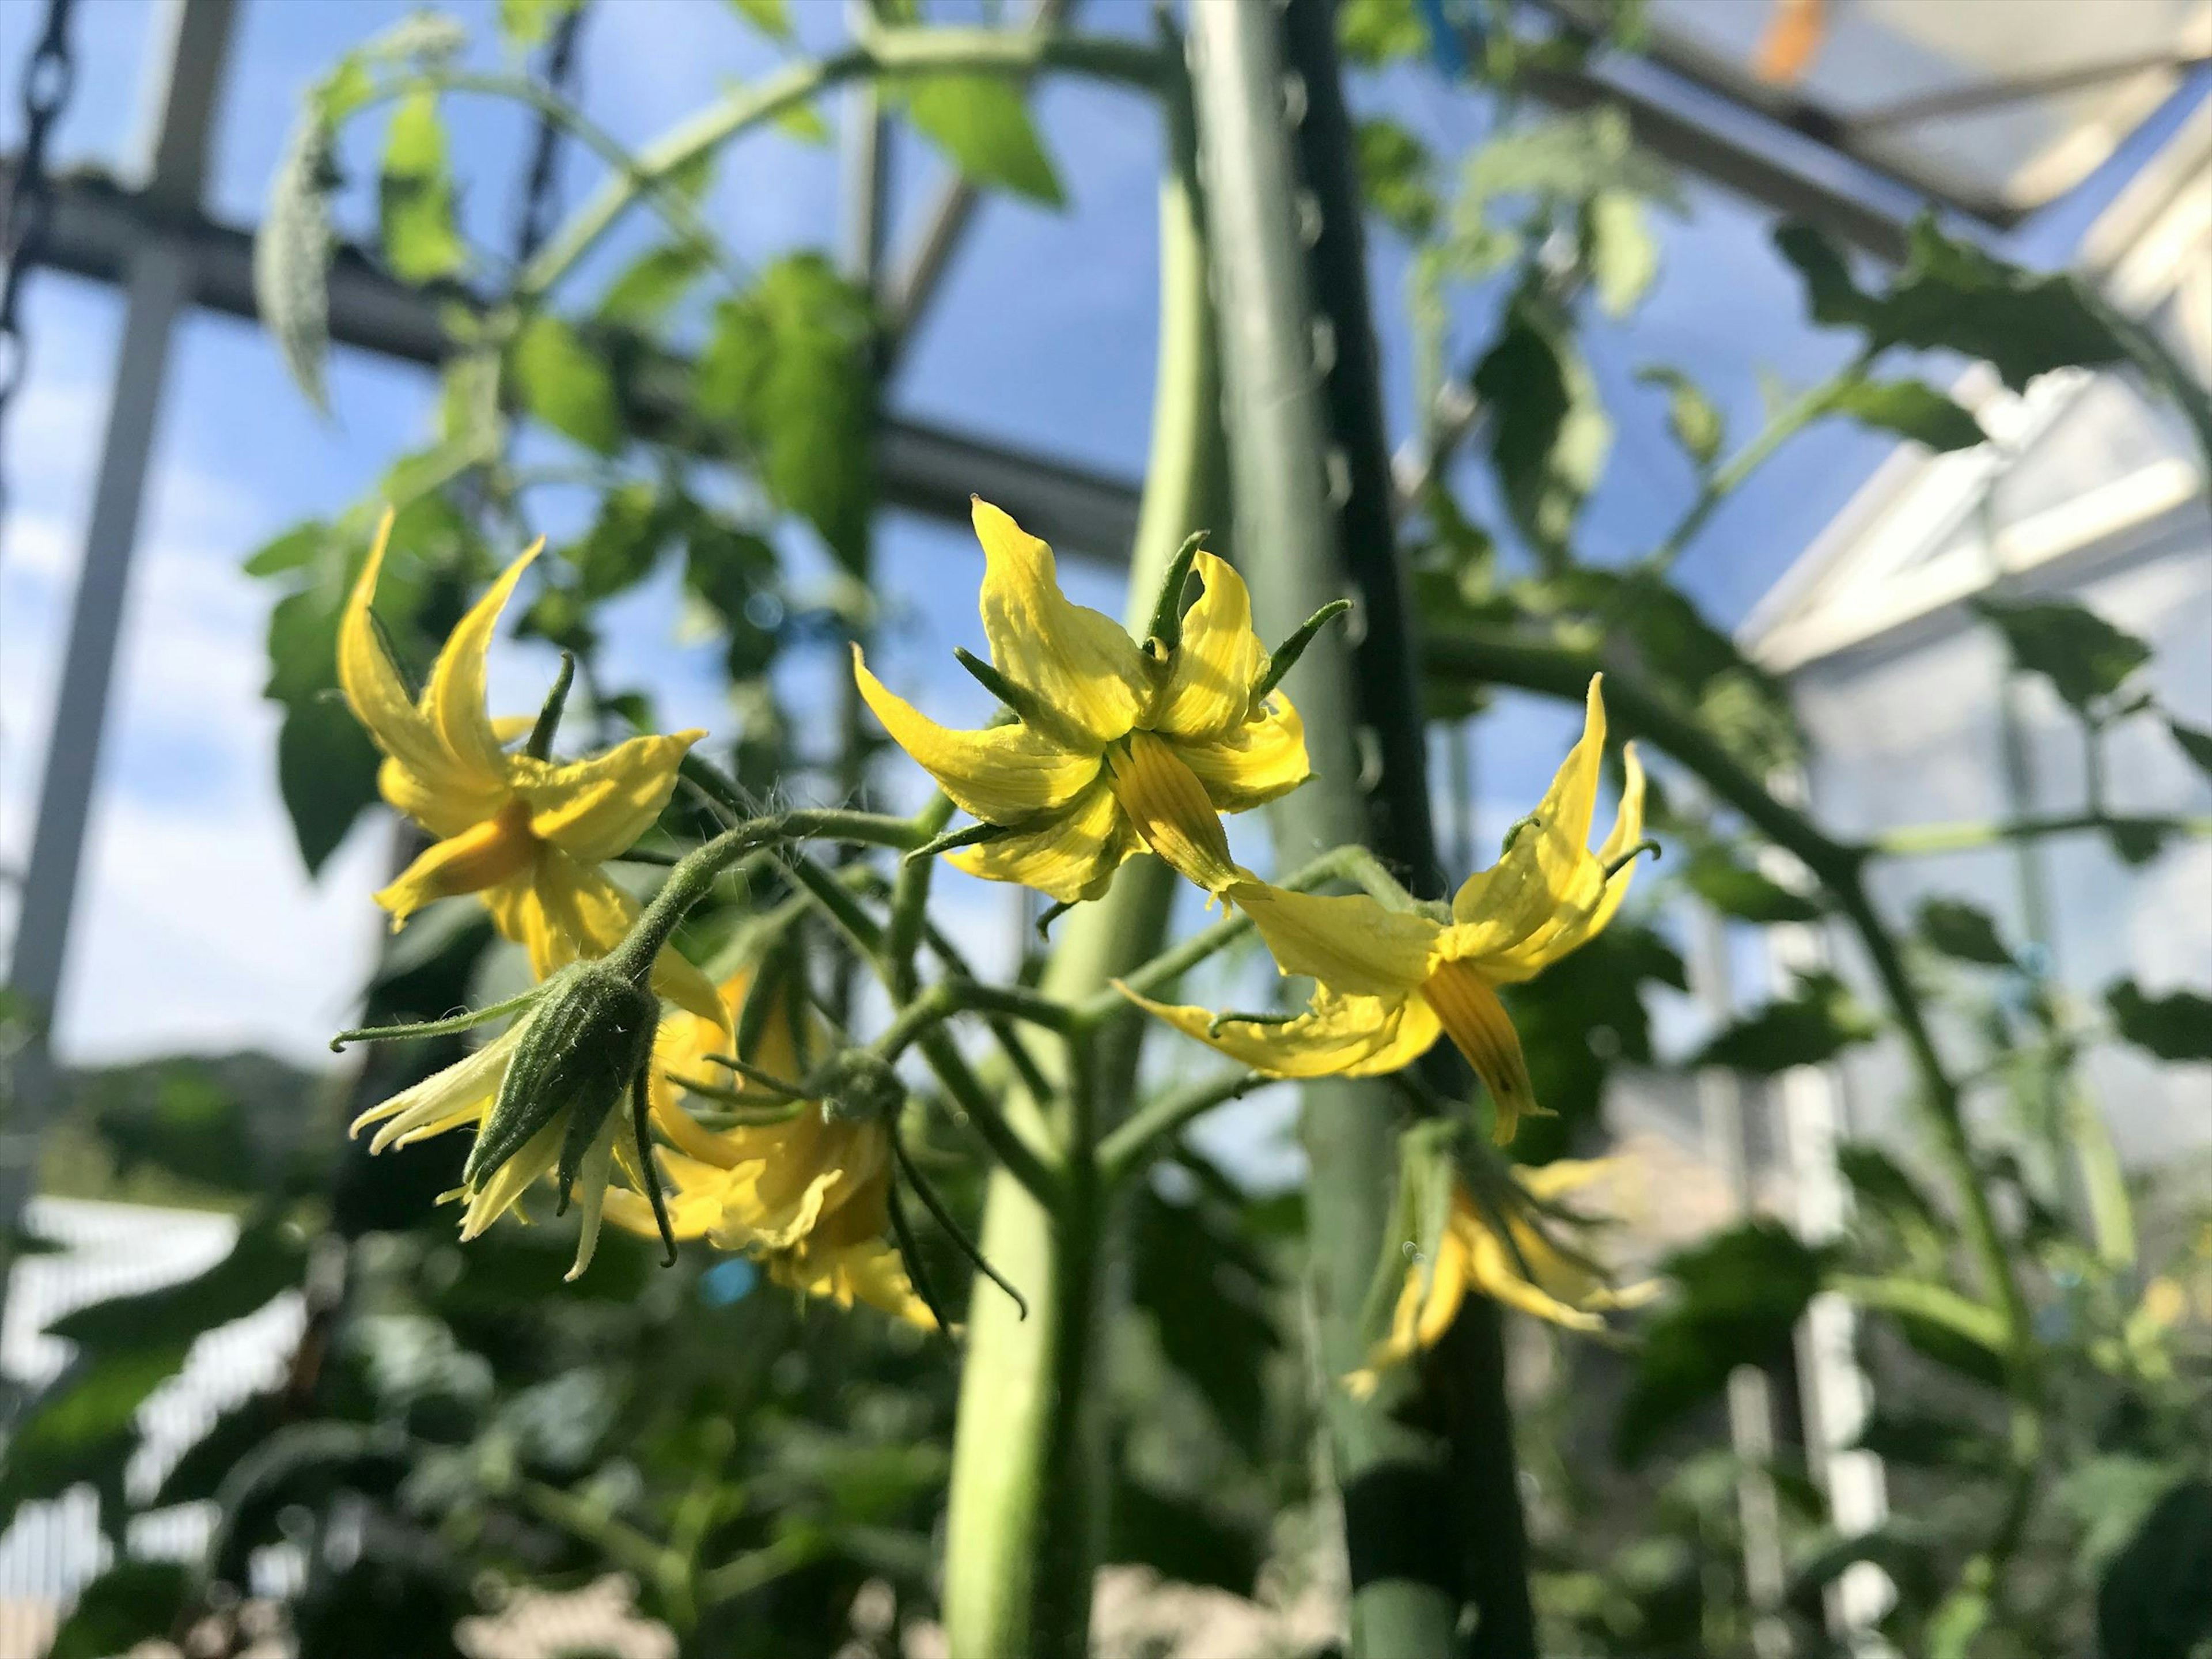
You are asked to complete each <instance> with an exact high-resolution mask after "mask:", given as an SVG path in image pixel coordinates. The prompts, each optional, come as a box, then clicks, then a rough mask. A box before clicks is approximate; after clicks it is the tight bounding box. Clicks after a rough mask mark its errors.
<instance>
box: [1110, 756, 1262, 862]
mask: <svg viewBox="0 0 2212 1659" xmlns="http://www.w3.org/2000/svg"><path fill="white" fill-rule="evenodd" d="M1106 768H1107V773H1108V775H1109V778H1110V779H1111V782H1112V788H1113V792H1114V799H1115V800H1117V801H1118V802H1120V803H1121V810H1122V811H1124V812H1126V813H1127V814H1128V817H1129V823H1130V824H1131V825H1132V826H1133V828H1134V829H1135V830H1136V832H1137V836H1138V838H1139V840H1141V841H1142V842H1144V843H1145V845H1146V846H1147V847H1149V848H1152V851H1153V852H1155V853H1157V854H1159V855H1160V857H1161V859H1162V860H1164V861H1165V862H1166V864H1167V865H1168V866H1169V868H1170V869H1172V870H1174V871H1175V872H1176V874H1178V875H1180V876H1182V878H1184V879H1185V880H1187V881H1192V882H1195V883H1196V884H1198V885H1199V886H1200V887H1203V888H1204V889H1205V890H1206V891H1207V892H1209V893H1218V892H1219V891H1220V890H1222V889H1223V888H1225V887H1227V886H1229V885H1230V884H1231V883H1234V882H1237V881H1249V879H1251V872H1249V870H1245V869H1243V868H1242V867H1241V866H1238V864H1237V861H1236V860H1234V859H1232V858H1231V857H1230V856H1229V836H1228V833H1227V832H1226V831H1225V830H1224V829H1222V827H1221V815H1220V814H1219V813H1218V812H1216V811H1214V810H1213V803H1212V801H1211V800H1209V799H1207V798H1206V786H1205V785H1204V784H1202V783H1200V781H1198V777H1197V775H1196V774H1195V773H1194V772H1193V771H1192V770H1191V769H1190V768H1188V766H1185V765H1184V764H1183V763H1182V760H1181V758H1180V757H1178V756H1177V755H1176V746H1175V744H1171V743H1170V742H1169V741H1168V740H1167V739H1166V738H1158V737H1154V736H1153V735H1152V733H1151V732H1131V733H1129V736H1128V740H1127V742H1126V743H1118V744H1115V745H1114V747H1113V748H1111V749H1109V750H1107V751H1106Z"/></svg>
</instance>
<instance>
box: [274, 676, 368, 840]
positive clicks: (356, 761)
mask: <svg viewBox="0 0 2212 1659" xmlns="http://www.w3.org/2000/svg"><path fill="white" fill-rule="evenodd" d="M381 759H382V757H380V755H379V754H378V753H377V750H376V744H374V742H373V741H372V740H371V739H370V738H369V735H368V732H365V731H363V730H362V725H361V722H360V721H359V720H356V719H354V717H353V710H351V709H350V708H347V707H346V706H345V703H344V702H343V700H341V699H340V698H339V697H338V696H337V694H335V693H333V692H325V693H322V694H320V695H318V696H310V697H303V698H301V700H300V701H299V702H295V703H293V704H291V705H290V706H289V708H286V709H285V711H284V723H283V726H280V727H279V728H278V729H277V732H276V789H277V793H279V794H280V795H281V796H283V801H284V810H285V811H286V812H287V813H288V814H289V816H290V817H291V820H292V835H293V838H294V839H295V841H296V842H298V843H299V848H300V860H301V863H303V864H305V865H306V866H307V873H308V874H309V875H311V876H313V875H317V874H319V873H320V872H321V871H322V867H323V863H324V861H325V860H327V859H328V858H329V857H330V855H331V854H333V853H335V852H337V849H338V848H339V847H340V845H341V844H343V842H344V841H345V838H346V836H347V835H348V834H349V832H350V831H351V830H352V829H353V826H354V822H355V820H356V819H357V818H359V817H360V816H361V815H362V813H363V812H365V811H368V809H369V808H370V807H372V806H374V805H376V802H377V789H376V769H377V766H378V764H379V763H380V760H381Z"/></svg>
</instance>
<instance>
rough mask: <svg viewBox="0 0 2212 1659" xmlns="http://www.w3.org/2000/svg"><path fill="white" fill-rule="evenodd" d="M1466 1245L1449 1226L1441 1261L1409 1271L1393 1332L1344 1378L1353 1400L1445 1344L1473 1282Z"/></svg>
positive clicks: (1440, 1244)
mask: <svg viewBox="0 0 2212 1659" xmlns="http://www.w3.org/2000/svg"><path fill="white" fill-rule="evenodd" d="M1469 1265H1470V1264H1469V1262H1468V1251H1467V1244H1466V1241H1465V1240H1464V1239H1463V1238H1462V1237H1461V1235H1460V1234H1459V1232H1458V1231H1457V1230H1455V1229H1453V1228H1447V1229H1446V1230H1445V1231H1444V1235H1443V1238H1442V1239H1440V1240H1439V1241H1438V1242H1437V1259H1436V1260H1435V1261H1432V1262H1422V1261H1417V1262H1415V1263H1413V1265H1412V1266H1411V1267H1408V1268H1407V1270H1406V1282H1405V1284H1404V1285H1402V1286H1401V1288H1400V1289H1399V1291H1398V1304H1397V1306H1396V1307H1395V1308H1394V1309H1393V1310H1391V1315H1390V1330H1389V1334H1388V1335H1387V1336H1385V1337H1384V1338H1383V1340H1381V1341H1379V1342H1377V1343H1376V1345H1375V1346H1373V1347H1372V1348H1370V1349H1369V1350H1368V1353H1367V1364H1365V1365H1364V1367H1362V1368H1361V1369H1360V1370H1356V1371H1354V1372H1352V1375H1351V1376H1347V1377H1346V1378H1345V1379H1344V1383H1345V1387H1346V1389H1349V1390H1350V1391H1351V1393H1352V1395H1353V1397H1354V1398H1356V1399H1361V1400H1364V1399H1365V1398H1367V1397H1368V1396H1369V1395H1371V1394H1373V1393H1374V1392H1375V1390H1376V1387H1377V1385H1378V1384H1379V1383H1381V1381H1382V1375H1383V1372H1384V1371H1386V1370H1389V1369H1390V1368H1391V1367H1393V1366H1395V1365H1402V1364H1406V1363H1407V1361H1408V1360H1410V1359H1412V1358H1414V1357H1415V1356H1416V1355H1418V1354H1419V1353H1420V1352H1422V1351H1423V1350H1425V1349H1427V1348H1432V1347H1434V1346H1436V1345H1437V1343H1438V1342H1439V1341H1441V1340H1443V1334H1444V1333H1445V1332H1446V1331H1448V1330H1449V1329H1450V1328H1451V1326H1452V1321H1454V1320H1455V1319H1456V1318H1458V1317H1459V1310H1460V1304H1462V1303H1463V1302H1464V1301H1466V1300H1467V1291H1468V1278H1469V1273H1468V1268H1469Z"/></svg>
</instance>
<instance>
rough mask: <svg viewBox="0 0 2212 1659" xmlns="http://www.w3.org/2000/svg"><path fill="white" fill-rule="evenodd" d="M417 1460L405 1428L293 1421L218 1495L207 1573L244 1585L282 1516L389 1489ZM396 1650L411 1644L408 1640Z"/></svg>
mask: <svg viewBox="0 0 2212 1659" xmlns="http://www.w3.org/2000/svg"><path fill="white" fill-rule="evenodd" d="M413 1462H414V1458H413V1454H412V1452H411V1451H410V1448H409V1446H408V1443H407V1441H406V1438H405V1437H404V1436H403V1435H400V1434H398V1433H397V1432H396V1431H392V1430H390V1429H382V1428H369V1427H365V1426H362V1425H356V1424H351V1423H289V1424H286V1425H284V1426H283V1427H282V1428H280V1429H278V1430H277V1431H276V1432H275V1433H273V1434H271V1435H270V1436H269V1437H267V1438H266V1439H264V1440H263V1441H262V1442H261V1443H259V1444H258V1445H257V1446H255V1447H254V1448H253V1449H252V1450H251V1451H248V1452H247V1453H246V1455H244V1456H242V1457H240V1459H239V1460H238V1462H236V1463H234V1464H233V1465H232V1466H231V1468H230V1470H229V1471H228V1473H227V1474H225V1475H224V1476H223V1479H222V1486H221V1487H220V1489H219V1490H218V1491H217V1492H216V1509H217V1510H218V1514H217V1517H216V1526H215V1531H214V1534H213V1535H212V1536H211V1537H210V1539H209V1540H208V1553H207V1562H208V1567H207V1571H208V1574H209V1576H210V1577H211V1578H213V1579H214V1580H215V1581H216V1582H217V1583H228V1584H235V1585H244V1584H245V1583H247V1571H248V1562H249V1559H250V1558H251V1557H252V1553H253V1552H254V1551H255V1550H256V1549H258V1548H259V1547H261V1546H263V1545H264V1544H270V1543H275V1542H276V1541H279V1540H280V1539H282V1538H283V1528H282V1527H281V1526H280V1525H279V1520H278V1518H279V1516H282V1515H283V1512H284V1511H285V1510H287V1509H289V1508H290V1507H291V1506H292V1505H294V1504H301V1505H305V1506H307V1507H309V1508H313V1507H314V1506H316V1505H318V1504H321V1503H323V1502H324V1501H325V1500H327V1499H328V1498H331V1496H332V1495H333V1494H335V1493H337V1492H362V1493H364V1494H367V1495H368V1496H372V1497H375V1496H385V1495H388V1494H389V1493H391V1492H393V1491H395V1490H396V1489H397V1488H398V1485H399V1483H400V1481H402V1480H404V1479H406V1477H407V1473H408V1470H409V1469H410V1468H411V1467H412V1465H413ZM405 1650H406V1649H405V1647H404V1644H403V1646H402V1647H401V1648H400V1649H398V1650H396V1651H405Z"/></svg>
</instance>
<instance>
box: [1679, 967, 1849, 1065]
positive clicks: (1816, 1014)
mask: <svg viewBox="0 0 2212 1659" xmlns="http://www.w3.org/2000/svg"><path fill="white" fill-rule="evenodd" d="M1878 1029H1879V1027H1878V1025H1877V1024H1876V1022H1875V1018H1874V1017H1873V1016H1872V1015H1871V1014H1870V1013H1869V1012H1867V1010H1866V1008H1865V1007H1864V1006H1863V1005H1862V1004H1861V1003H1860V1002H1859V1000H1858V999H1857V997H1855V996H1853V995H1852V994H1851V993H1850V990H1849V988H1848V987H1845V986H1844V982H1843V981H1841V980H1839V979H1838V978H1837V977H1836V976H1835V975H1833V974H1831V973H1829V972H1827V971H1826V970H1825V969H1822V970H1819V971H1816V972H1814V973H1808V974H1801V975H1798V981H1797V986H1796V990H1795V991H1794V992H1793V993H1792V994H1790V995H1789V996H1787V997H1783V998H1778V999H1777V1000H1775V1001H1772V1002H1770V1003H1768V1004H1767V1005H1766V1006H1765V1007H1763V1008H1760V1009H1759V1010H1757V1011H1756V1012H1753V1013H1750V1014H1747V1015H1745V1016H1744V1017H1743V1018H1741V1019H1739V1020H1737V1021H1736V1022H1735V1024H1731V1025H1729V1026H1728V1027H1727V1028H1726V1029H1725V1030H1722V1031H1721V1032H1720V1033H1719V1035H1717V1036H1715V1037H1714V1038H1713V1039H1712V1040H1711V1042H1708V1043H1706V1044H1705V1048H1702V1049H1701V1050H1699V1053H1698V1054H1697V1055H1696V1056H1695V1057H1694V1058H1693V1059H1692V1060H1691V1062H1690V1063H1691V1064H1692V1065H1693V1066H1732V1067H1734V1068H1735V1069H1736V1070H1737V1071H1741V1072H1752V1073H1758V1074H1759V1075H1760V1076H1771V1075H1772V1074H1773V1073H1777V1072H1786V1071H1788V1070H1790V1068H1791V1067H1792V1066H1818V1065H1820V1064H1821V1063H1822V1062H1823V1061H1825V1060H1832V1059H1834V1058H1835V1056H1836V1055H1838V1054H1840V1053H1842V1052H1843V1051H1844V1049H1845V1048H1850V1046H1851V1045H1852V1044H1854V1043H1859V1042H1866V1041H1868V1040H1869V1038H1871V1037H1872V1036H1874V1034H1875V1031H1876V1030H1878Z"/></svg>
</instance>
